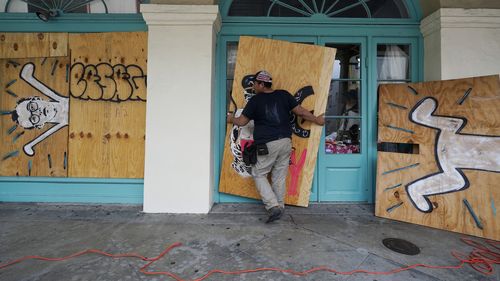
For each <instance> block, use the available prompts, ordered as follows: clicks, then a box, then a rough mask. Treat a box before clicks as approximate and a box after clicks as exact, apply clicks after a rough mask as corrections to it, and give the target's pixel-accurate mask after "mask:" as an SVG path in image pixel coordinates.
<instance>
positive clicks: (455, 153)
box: [406, 97, 500, 212]
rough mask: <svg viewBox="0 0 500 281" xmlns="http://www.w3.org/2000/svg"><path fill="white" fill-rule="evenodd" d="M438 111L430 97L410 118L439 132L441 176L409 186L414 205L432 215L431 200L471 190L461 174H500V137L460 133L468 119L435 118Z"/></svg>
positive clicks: (434, 176)
mask: <svg viewBox="0 0 500 281" xmlns="http://www.w3.org/2000/svg"><path fill="white" fill-rule="evenodd" d="M437 107H438V101H437V100H436V99H435V98H432V97H428V98H425V99H422V100H421V101H419V102H418V103H417V104H416V105H415V107H414V108H413V109H412V110H411V112H410V115H409V119H410V120H411V121H412V122H414V123H416V124H419V125H422V126H426V127H429V128H433V129H436V130H438V132H437V135H436V143H435V157H436V163H437V165H438V167H439V170H440V172H438V173H435V174H430V175H426V176H424V177H422V178H419V179H417V180H415V181H413V182H411V183H409V184H407V185H406V191H407V194H408V196H409V197H410V199H411V202H412V203H413V204H414V205H415V207H416V208H417V209H418V210H419V211H421V212H432V209H433V207H432V203H431V201H430V200H429V199H428V196H431V195H437V194H445V193H450V192H457V191H460V190H463V189H466V188H468V187H469V185H470V184H469V180H468V179H467V177H466V176H465V174H464V173H463V171H462V170H464V169H468V170H480V171H488V172H500V150H499V147H500V136H485V135H476V134H463V133H460V131H462V129H463V128H464V127H465V125H466V124H467V119H465V118H460V117H456V116H440V115H435V114H434V112H435V111H436V109H437Z"/></svg>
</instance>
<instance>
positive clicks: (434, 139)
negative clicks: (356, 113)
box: [376, 76, 500, 240]
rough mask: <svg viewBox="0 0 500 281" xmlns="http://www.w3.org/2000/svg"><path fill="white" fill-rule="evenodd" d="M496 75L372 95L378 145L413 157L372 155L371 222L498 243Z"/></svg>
mask: <svg viewBox="0 0 500 281" xmlns="http://www.w3.org/2000/svg"><path fill="white" fill-rule="evenodd" d="M499 107H500V82H499V77H498V76H486V77H475V78H468V79H459V80H449V81H437V82H428V83H417V84H399V85H382V86H381V87H380V89H379V126H378V130H379V133H378V141H379V142H390V143H413V144H418V145H419V152H418V154H401V153H389V152H379V153H378V160H377V161H378V167H377V192H376V195H377V196H376V215H377V216H381V217H385V218H391V219H396V220H401V221H406V222H411V223H416V224H421V225H426V226H431V227H435V228H440V229H446V230H450V231H454V232H460V233H466V234H470V235H476V236H481V237H487V238H492V239H495V240H499V239H500V228H499V227H500V226H499V224H498V221H499V220H498V219H497V217H496V209H497V208H498V206H499V204H500V190H499V189H498V188H496V183H497V182H499V181H500V173H499V172H500V149H499V147H500V114H499V112H498V108H499Z"/></svg>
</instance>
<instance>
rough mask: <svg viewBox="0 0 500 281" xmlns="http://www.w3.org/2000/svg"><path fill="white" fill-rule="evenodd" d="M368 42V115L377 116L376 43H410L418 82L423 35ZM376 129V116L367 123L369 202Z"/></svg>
mask: <svg viewBox="0 0 500 281" xmlns="http://www.w3.org/2000/svg"><path fill="white" fill-rule="evenodd" d="M368 44H369V45H371V46H369V48H370V50H372V51H371V52H370V65H371V69H370V71H369V75H370V77H369V79H370V85H369V90H370V93H373V94H371V95H369V98H370V101H369V103H370V107H369V108H368V110H369V114H370V116H377V112H378V108H377V88H378V86H377V78H378V77H377V76H378V74H377V53H376V51H377V45H378V44H409V45H410V52H411V61H410V64H411V68H410V79H411V81H412V82H418V81H422V78H423V60H424V57H423V53H424V51H423V37H422V35H421V34H420V33H419V34H418V35H417V36H408V37H407V38H397V37H383V36H382V37H373V38H370V39H369V40H368ZM377 131H378V124H377V118H373V120H370V123H369V131H368V135H369V137H370V138H371V140H370V142H369V143H368V150H369V156H368V165H369V168H368V179H369V181H370V183H371V186H372V190H373V192H371V194H370V200H369V202H370V203H373V202H374V201H375V192H376V190H375V187H376V175H377V172H376V171H377V156H378V152H377V140H378V136H377V133H378V132H377Z"/></svg>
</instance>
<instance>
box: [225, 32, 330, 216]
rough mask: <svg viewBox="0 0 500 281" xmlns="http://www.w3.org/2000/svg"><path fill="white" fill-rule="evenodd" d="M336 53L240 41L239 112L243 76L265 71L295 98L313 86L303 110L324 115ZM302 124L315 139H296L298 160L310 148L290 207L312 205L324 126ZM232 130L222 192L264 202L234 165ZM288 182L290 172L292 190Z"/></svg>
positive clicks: (262, 41) (278, 43)
mask: <svg viewBox="0 0 500 281" xmlns="http://www.w3.org/2000/svg"><path fill="white" fill-rule="evenodd" d="M335 51H336V50H335V49H332V48H325V47H319V46H312V45H304V44H296V43H289V42H284V41H278V40H270V39H260V38H254V37H240V41H239V45H238V56H237V60H236V68H235V74H234V77H235V79H234V83H233V88H232V93H233V97H234V99H235V101H236V104H237V106H238V108H243V107H244V106H245V103H246V101H245V99H244V96H243V93H244V89H243V87H242V85H241V81H242V79H243V77H244V76H246V75H250V74H255V73H256V72H257V71H259V70H262V69H265V70H267V71H269V72H270V73H271V75H272V76H273V88H274V89H284V90H287V91H288V92H290V93H291V94H292V95H293V94H295V93H297V91H299V90H300V89H301V88H303V87H305V86H312V87H313V90H314V95H312V96H309V97H308V98H306V99H305V100H304V101H303V103H302V106H303V107H304V108H306V109H308V110H314V114H315V115H319V114H321V113H324V111H325V108H326V102H327V96H328V90H329V86H330V78H331V73H332V67H333V60H334V57H335ZM306 54H307V55H306ZM231 110H234V109H231ZM299 123H301V120H299ZM301 126H302V127H303V128H304V129H310V130H311V131H310V136H309V138H299V137H297V136H295V135H293V136H292V145H293V147H294V149H295V153H296V155H297V159H299V158H300V156H301V154H302V152H303V151H304V150H307V157H306V160H305V164H304V168H303V169H302V171H301V173H300V176H299V178H298V193H297V194H294V195H292V194H289V192H287V193H286V194H287V195H286V198H285V203H286V204H291V205H297V206H307V205H308V204H309V195H310V189H311V185H312V179H313V174H314V169H315V165H316V159H317V153H318V146H319V142H320V137H321V132H322V126H317V125H315V124H311V123H310V122H305V123H303V124H302V125H301ZM231 127H232V126H231V125H228V127H227V134H226V136H227V137H226V142H225V146H224V156H223V163H222V172H221V179H220V183H219V191H220V192H224V193H229V194H234V195H239V196H243V197H250V198H260V196H259V194H258V192H257V190H256V188H255V186H254V182H253V179H252V178H243V177H241V176H240V175H239V174H237V173H236V172H235V171H234V170H233V168H232V167H231V162H232V161H233V156H232V154H231V151H230V144H229V133H230V130H231ZM289 183H290V174H289V175H288V178H287V188H289Z"/></svg>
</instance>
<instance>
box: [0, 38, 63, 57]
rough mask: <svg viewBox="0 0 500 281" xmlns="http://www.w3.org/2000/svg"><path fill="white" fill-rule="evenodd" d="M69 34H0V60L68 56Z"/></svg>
mask: <svg viewBox="0 0 500 281" xmlns="http://www.w3.org/2000/svg"><path fill="white" fill-rule="evenodd" d="M67 36H68V34H67V33H10V32H5V33H0V58H40V57H42V58H43V57H59V56H67V55H68V54H67V42H68V41H67Z"/></svg>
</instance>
